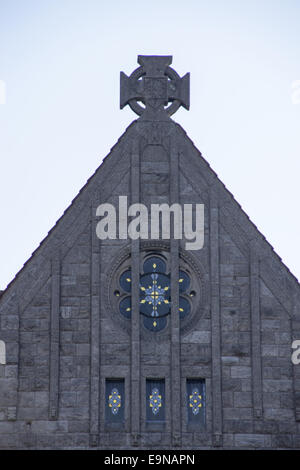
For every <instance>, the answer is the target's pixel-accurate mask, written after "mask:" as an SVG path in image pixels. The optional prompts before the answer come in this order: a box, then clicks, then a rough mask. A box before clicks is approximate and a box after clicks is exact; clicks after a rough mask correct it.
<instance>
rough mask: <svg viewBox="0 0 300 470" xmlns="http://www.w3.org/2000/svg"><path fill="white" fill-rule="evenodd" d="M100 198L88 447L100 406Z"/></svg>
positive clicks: (95, 438) (95, 437)
mask: <svg viewBox="0 0 300 470" xmlns="http://www.w3.org/2000/svg"><path fill="white" fill-rule="evenodd" d="M99 204H100V197H98V198H97V197H96V199H95V200H94V201H93V203H92V205H91V333H90V338H91V369H90V445H91V446H92V447H96V446H97V445H98V444H99V406H100V312H101V294H100V293H101V251H100V250H101V245H100V240H99V239H98V237H97V235H96V224H97V221H96V209H97V207H98V205H99Z"/></svg>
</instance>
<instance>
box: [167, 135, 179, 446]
mask: <svg viewBox="0 0 300 470" xmlns="http://www.w3.org/2000/svg"><path fill="white" fill-rule="evenodd" d="M178 152H179V150H178V145H177V139H176V134H174V135H172V136H171V143H170V205H172V204H174V203H179V155H178ZM174 222H175V221H174V220H173V224H172V225H171V229H172V228H173V230H171V242H170V245H171V246H170V251H171V296H172V302H171V371H170V376H171V416H172V443H173V445H175V446H180V445H181V373H180V372H181V370H180V323H179V283H178V279H179V240H175V239H174V233H175V226H174Z"/></svg>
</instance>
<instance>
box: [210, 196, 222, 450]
mask: <svg viewBox="0 0 300 470" xmlns="http://www.w3.org/2000/svg"><path fill="white" fill-rule="evenodd" d="M209 236H210V278H211V279H210V283H211V289H210V294H211V325H212V331H211V336H212V338H211V341H212V421H213V422H212V429H213V445H214V446H216V447H219V446H222V431H223V429H222V428H223V425H222V387H221V383H222V369H221V319H220V260H219V207H218V197H217V194H216V189H215V188H214V187H212V188H211V192H210V230H209Z"/></svg>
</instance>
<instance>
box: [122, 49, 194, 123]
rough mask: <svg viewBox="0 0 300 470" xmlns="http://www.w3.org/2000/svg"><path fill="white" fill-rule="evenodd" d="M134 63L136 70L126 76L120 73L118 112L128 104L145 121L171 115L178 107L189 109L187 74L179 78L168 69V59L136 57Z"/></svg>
mask: <svg viewBox="0 0 300 470" xmlns="http://www.w3.org/2000/svg"><path fill="white" fill-rule="evenodd" d="M138 63H139V64H140V67H138V68H137V69H136V70H134V72H132V74H131V75H130V76H129V77H128V76H127V75H126V74H125V73H124V72H121V75H120V85H121V91H120V107H121V109H122V108H124V106H126V105H127V104H128V105H129V106H130V107H131V109H132V110H133V111H134V112H135V113H136V114H138V115H139V116H141V115H143V117H145V118H149V119H163V118H164V117H165V116H166V115H167V116H171V115H172V114H174V113H175V112H176V111H177V109H178V108H179V107H180V106H183V107H184V108H186V109H189V107H190V74H189V73H187V74H186V75H185V76H184V77H182V78H180V76H179V75H178V73H177V72H175V70H174V69H172V68H171V67H170V64H171V63H172V56H146V55H139V56H138ZM140 103H142V104H143V105H144V106H142V104H140Z"/></svg>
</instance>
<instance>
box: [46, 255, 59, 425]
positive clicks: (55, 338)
mask: <svg viewBox="0 0 300 470" xmlns="http://www.w3.org/2000/svg"><path fill="white" fill-rule="evenodd" d="M59 315H60V255H59V253H58V254H57V255H56V257H55V258H53V259H52V266H51V326H50V391H49V419H51V420H56V419H57V418H58V393H59Z"/></svg>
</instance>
